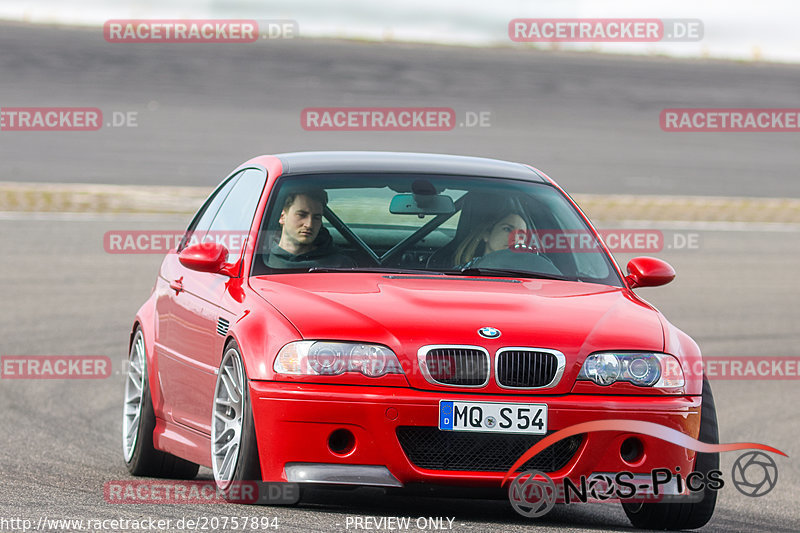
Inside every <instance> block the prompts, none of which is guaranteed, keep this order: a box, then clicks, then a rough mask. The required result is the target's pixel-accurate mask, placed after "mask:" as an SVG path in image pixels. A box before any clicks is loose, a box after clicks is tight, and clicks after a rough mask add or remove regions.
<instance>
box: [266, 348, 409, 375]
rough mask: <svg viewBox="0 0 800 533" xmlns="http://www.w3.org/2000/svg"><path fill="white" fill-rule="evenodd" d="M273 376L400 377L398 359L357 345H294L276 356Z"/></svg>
mask: <svg viewBox="0 0 800 533" xmlns="http://www.w3.org/2000/svg"><path fill="white" fill-rule="evenodd" d="M273 369H274V370H275V372H278V373H280V374H292V375H296V376H337V375H339V374H344V373H345V372H360V373H361V374H364V375H365V376H367V377H371V378H377V377H380V376H384V375H386V374H402V373H403V369H402V367H401V366H400V362H399V361H398V360H397V355H395V353H394V352H393V351H392V350H390V349H389V348H387V347H386V346H381V345H380V344H365V343H357V342H328V341H296V342H290V343H289V344H287V345H286V346H284V347H283V348H281V350H280V352H278V356H277V357H276V358H275V364H274V365H273Z"/></svg>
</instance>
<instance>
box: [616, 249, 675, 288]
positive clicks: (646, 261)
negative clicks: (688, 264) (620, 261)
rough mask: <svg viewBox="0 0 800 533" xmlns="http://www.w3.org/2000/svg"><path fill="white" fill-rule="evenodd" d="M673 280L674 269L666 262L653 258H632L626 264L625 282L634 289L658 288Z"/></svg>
mask: <svg viewBox="0 0 800 533" xmlns="http://www.w3.org/2000/svg"><path fill="white" fill-rule="evenodd" d="M673 279H675V269H674V268H672V266H670V264H669V263H667V262H666V261H662V260H661V259H656V258H655V257H634V258H633V259H631V260H630V262H629V263H628V275H627V276H625V281H626V282H627V283H628V287H630V288H631V289H633V288H635V287H658V286H659V285H666V284H667V283H669V282H670V281H672V280H673Z"/></svg>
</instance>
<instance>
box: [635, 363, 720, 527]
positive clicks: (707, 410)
mask: <svg viewBox="0 0 800 533" xmlns="http://www.w3.org/2000/svg"><path fill="white" fill-rule="evenodd" d="M699 440H700V441H702V442H706V443H709V444H719V430H718V426H717V410H716V407H715V406H714V396H713V395H712V394H711V386H710V385H709V383H708V379H707V378H706V377H705V376H703V396H702V405H701V408H700V436H699ZM694 469H695V471H697V472H702V473H703V475H704V476H705V477H706V479H707V474H708V472H710V471H711V470H719V453H698V454H697V460H696V462H695V468H694ZM716 504H717V491H715V490H711V489H709V488H708V486H707V485H706V488H705V489H704V491H703V499H702V500H701V501H698V502H686V503H623V504H622V507H623V509H624V510H625V514H626V515H628V519H629V520H630V521H631V524H633V526H634V527H637V528H641V529H669V530H679V529H696V528H699V527H702V526H704V525H706V523H708V521H709V520H711V516H712V515H713V514H714V507H715V506H716Z"/></svg>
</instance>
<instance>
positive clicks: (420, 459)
mask: <svg viewBox="0 0 800 533" xmlns="http://www.w3.org/2000/svg"><path fill="white" fill-rule="evenodd" d="M551 433H552V432H551ZM543 438H544V435H507V434H502V433H477V432H472V431H463V432H462V431H440V430H439V428H435V427H421V426H400V427H398V428H397V439H398V440H399V441H400V446H402V448H403V452H405V454H406V456H407V457H408V459H409V461H411V462H412V463H413V464H414V465H415V466H417V467H419V468H425V469H428V470H456V471H475V472H505V471H507V470H508V469H509V468H511V465H513V464H514V462H515V461H516V460H517V459H519V458H520V456H521V455H522V454H523V453H525V452H526V451H528V450H529V449H530V448H531V446H533V445H534V444H536V443H537V442H539V441H540V440H541V439H543ZM582 441H583V434H580V435H573V436H571V437H567V438H564V439H561V440H560V441H558V442H555V443H553V444H551V445H550V446H548V447H547V448H545V449H544V450H542V451H541V452H539V453H538V454H537V455H535V456H534V457H532V458H531V459H529V460H528V461H527V462H526V463H525V464H524V465H522V467H521V468H520V470H540V471H542V472H556V471H558V470H561V469H562V468H564V467H565V466H566V465H567V463H569V462H570V460H571V459H572V458H573V457H574V456H575V453H576V452H577V451H578V449H579V448H580V445H581V442H582Z"/></svg>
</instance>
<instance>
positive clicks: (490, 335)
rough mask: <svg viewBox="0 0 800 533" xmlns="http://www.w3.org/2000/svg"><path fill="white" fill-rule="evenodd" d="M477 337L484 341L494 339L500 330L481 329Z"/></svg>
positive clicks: (487, 327) (486, 327)
mask: <svg viewBox="0 0 800 533" xmlns="http://www.w3.org/2000/svg"><path fill="white" fill-rule="evenodd" d="M478 335H480V336H481V337H483V338H484V339H496V338H497V337H499V336H500V330H499V329H497V328H490V327H489V326H485V327H482V328H481V329H479V330H478Z"/></svg>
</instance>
